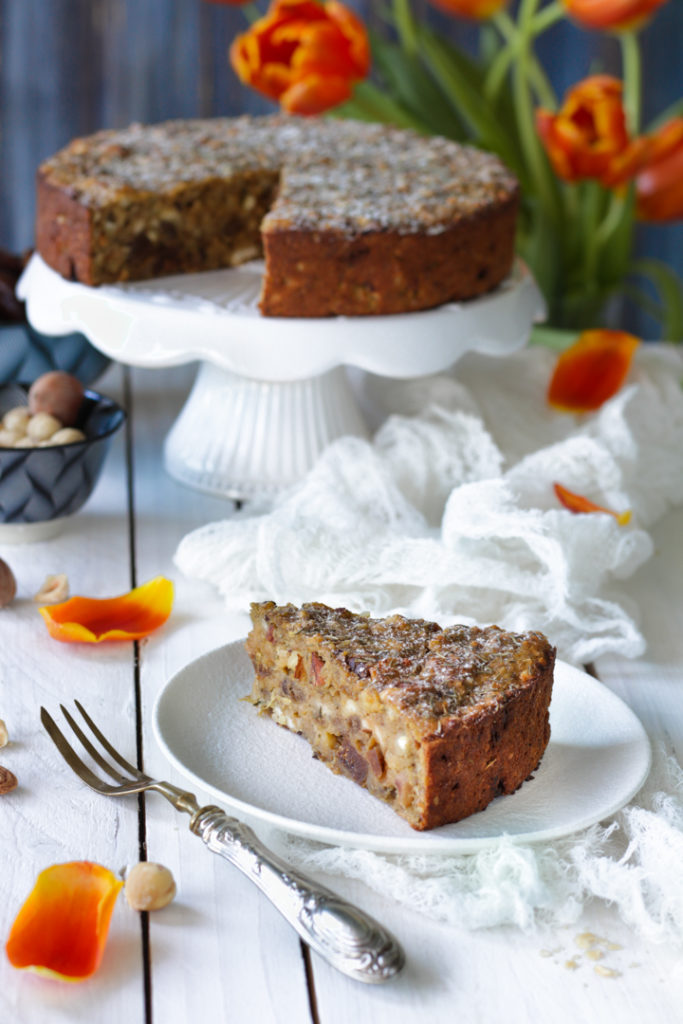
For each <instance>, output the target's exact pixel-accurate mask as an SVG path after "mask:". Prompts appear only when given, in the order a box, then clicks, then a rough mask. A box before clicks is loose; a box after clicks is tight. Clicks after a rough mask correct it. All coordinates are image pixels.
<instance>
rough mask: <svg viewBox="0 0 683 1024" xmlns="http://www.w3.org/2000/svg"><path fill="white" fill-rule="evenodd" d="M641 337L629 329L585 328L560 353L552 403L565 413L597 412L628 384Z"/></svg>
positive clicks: (550, 392)
mask: <svg viewBox="0 0 683 1024" xmlns="http://www.w3.org/2000/svg"><path fill="white" fill-rule="evenodd" d="M639 344H640V340H639V339H638V338H636V337H635V335H633V334H628V333H627V332H626V331H611V330H607V329H606V328H600V329H596V330H592V331H583V333H582V334H580V335H579V338H578V339H577V341H575V342H574V344H573V345H571V346H570V347H569V348H568V349H566V350H565V351H564V352H562V354H561V355H560V357H559V359H558V360H557V363H556V365H555V370H554V372H553V375H552V378H551V380H550V384H549V387H548V402H549V404H550V405H552V406H554V408H556V409H559V410H561V411H562V412H577V413H581V412H594V411H595V410H596V409H599V408H600V406H601V405H603V404H604V402H606V401H607V400H608V399H609V398H612V396H613V395H615V394H616V393H617V391H618V390H619V388H620V387H621V386H622V384H623V383H624V381H625V379H626V377H627V375H628V372H629V369H630V367H631V362H632V360H633V355H634V352H635V350H636V348H637V347H638V345H639Z"/></svg>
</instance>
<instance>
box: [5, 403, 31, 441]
mask: <svg viewBox="0 0 683 1024" xmlns="http://www.w3.org/2000/svg"><path fill="white" fill-rule="evenodd" d="M30 416H31V412H30V410H29V407H28V406H27V405H17V406H15V407H14V409H10V410H9V412H6V413H5V415H4V416H3V417H2V425H3V427H4V428H5V430H11V431H12V433H13V434H19V436H20V437H23V435H24V434H25V433H26V425H27V423H28V421H29V419H30Z"/></svg>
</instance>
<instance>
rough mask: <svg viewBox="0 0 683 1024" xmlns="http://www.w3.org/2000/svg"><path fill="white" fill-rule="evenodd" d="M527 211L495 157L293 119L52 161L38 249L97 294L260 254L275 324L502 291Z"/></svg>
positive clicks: (130, 136) (238, 123) (147, 139)
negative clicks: (280, 319) (521, 212)
mask: <svg viewBox="0 0 683 1024" xmlns="http://www.w3.org/2000/svg"><path fill="white" fill-rule="evenodd" d="M517 207H518V184H517V181H516V179H515V178H514V176H513V175H512V174H511V173H510V172H509V171H508V170H507V168H505V167H504V166H503V164H501V162H500V161H499V160H498V159H497V157H495V156H492V155H491V154H488V153H483V152H481V151H479V150H476V149H473V148H471V147H468V146H461V145H459V144H457V143H455V142H452V141H450V140H447V139H443V138H438V137H432V138H425V137H422V136H419V135H417V134H415V133H412V132H409V131H403V130H398V129H395V128H390V127H387V126H385V125H376V124H364V123H360V122H353V121H328V120H325V119H321V118H297V117H287V116H283V115H270V116H265V117H254V118H252V117H241V118H215V119H207V120H193V121H187V120H185V121H169V122H164V123H162V124H158V125H131V126H130V127H129V128H126V129H121V130H107V131H102V132H98V133H96V134H95V135H92V136H88V137H86V138H82V139H76V140H74V141H73V142H71V143H70V144H69V145H68V146H66V147H65V148H64V149H63V150H60V152H59V153H56V154H55V155H54V156H53V157H51V158H50V159H48V160H46V161H45V162H44V163H43V164H42V165H41V167H40V168H39V171H38V197H37V224H36V245H37V248H38V251H39V252H40V254H41V255H42V257H43V258H44V259H45V261H46V262H47V263H48V264H49V265H50V266H51V267H53V268H54V269H55V270H57V271H58V272H59V273H60V274H62V276H64V277H66V278H69V279H71V280H76V281H80V282H83V283H85V284H89V285H99V284H106V283H112V282H120V281H133V280H142V279H147V278H154V277H159V276H164V275H168V274H175V273H186V272H194V271H204V270H213V269H217V268H221V267H231V266H235V265H237V264H239V263H242V262H245V261H246V260H249V259H253V258H255V257H257V256H260V255H263V254H264V253H265V259H266V273H265V278H264V283H263V290H262V295H261V301H260V306H261V310H262V312H263V313H264V314H265V315H271V316H329V315H335V314H347V315H365V314H378V313H381V314H386V313H398V312H409V311H413V310H417V309H426V308H429V307H431V306H435V305H438V304H441V303H443V302H446V301H450V300H454V299H455V300H458V299H468V298H473V297H475V296H476V295H479V294H482V293H483V292H486V291H489V290H490V289H492V288H494V287H496V285H497V284H499V283H500V281H501V280H502V279H503V278H504V277H505V276H506V275H507V274H508V273H509V270H510V267H511V264H512V260H513V255H514V236H515V225H516V216H517Z"/></svg>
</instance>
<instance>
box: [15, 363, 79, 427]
mask: <svg viewBox="0 0 683 1024" xmlns="http://www.w3.org/2000/svg"><path fill="white" fill-rule="evenodd" d="M83 395H84V390H83V385H82V384H81V382H80V380H78V378H77V377H72V376H71V374H70V373H65V372H64V370H50V372H49V373H44V374H43V375H42V376H41V377H38V379H37V380H35V381H34V382H33V384H32V385H31V387H30V388H29V392H28V406H29V409H30V410H31V412H32V413H33V414H34V415H35V414H36V413H42V412H47V413H50V415H52V416H55V417H56V418H57V419H59V420H61V422H62V423H63V424H64V425H65V426H68V427H70V426H73V424H74V423H75V422H76V420H77V419H78V413H79V411H80V408H81V405H82V403H83Z"/></svg>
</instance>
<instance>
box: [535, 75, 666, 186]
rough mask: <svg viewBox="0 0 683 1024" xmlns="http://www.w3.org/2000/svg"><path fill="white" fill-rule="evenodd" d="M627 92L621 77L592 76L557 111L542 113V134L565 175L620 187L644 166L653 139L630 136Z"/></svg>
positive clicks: (538, 121)
mask: <svg viewBox="0 0 683 1024" xmlns="http://www.w3.org/2000/svg"><path fill="white" fill-rule="evenodd" d="M621 95H622V85H621V82H620V81H619V79H618V78H613V77H612V76H611V75H592V76H591V77H590V78H584V79H583V81H581V82H579V83H578V84H577V85H575V86H574V87H573V88H572V89H570V90H569V92H568V93H567V95H566V96H565V99H564V103H563V104H562V107H561V109H560V110H559V112H558V113H557V114H552V113H551V112H550V111H549V110H543V109H539V110H537V111H536V127H537V130H538V134H539V135H540V137H541V141H542V142H543V145H544V146H545V149H546V152H547V153H548V156H549V158H550V162H551V163H552V165H553V169H554V171H555V173H556V174H557V176H558V177H559V178H563V179H564V180H565V181H577V180H578V179H580V178H594V179H596V180H597V181H599V182H601V183H602V184H603V185H606V186H614V185H618V184H621V183H622V182H624V181H626V180H627V179H628V178H631V177H633V175H634V174H635V173H636V172H637V171H638V170H639V169H640V166H641V165H642V163H643V161H644V159H645V155H646V152H647V150H648V142H647V140H646V139H645V138H638V139H630V138H629V135H628V131H627V130H626V115H625V113H624V107H623V104H622V102H621Z"/></svg>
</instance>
